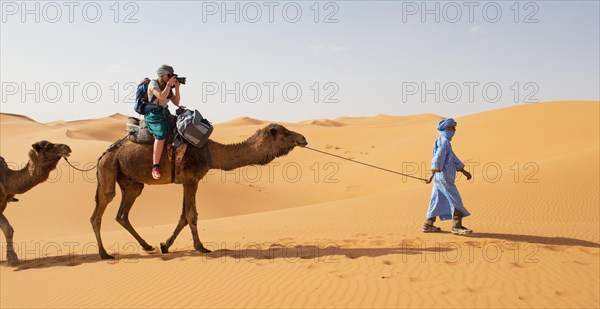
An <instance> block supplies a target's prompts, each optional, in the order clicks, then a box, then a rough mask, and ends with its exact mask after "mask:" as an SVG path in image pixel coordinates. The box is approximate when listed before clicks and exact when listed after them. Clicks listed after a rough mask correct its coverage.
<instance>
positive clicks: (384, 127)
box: [0, 101, 600, 308]
mask: <svg viewBox="0 0 600 309" xmlns="http://www.w3.org/2000/svg"><path fill="white" fill-rule="evenodd" d="M599 115H600V102H577V101H564V102H548V103H537V104H530V105H516V106H514V107H511V108H505V109H499V110H494V111H489V112H484V113H479V114H475V115H469V116H465V117H459V118H457V121H458V123H459V124H458V127H457V134H456V137H455V139H454V140H453V142H452V144H453V148H454V150H455V151H456V152H457V154H458V155H459V156H460V157H461V159H462V160H463V161H464V162H466V163H467V168H468V169H470V170H471V171H472V173H473V176H474V179H473V180H471V181H466V179H464V178H459V179H458V180H457V185H458V187H459V189H460V191H461V194H462V196H463V199H464V202H465V205H466V207H467V208H468V209H469V210H470V211H471V213H472V214H473V216H472V217H469V218H467V219H465V224H466V225H467V226H469V227H471V228H473V229H474V230H475V233H474V234H472V235H471V236H468V237H458V236H454V235H451V234H450V233H447V232H445V233H440V234H435V235H431V234H423V233H421V232H420V228H421V224H422V221H423V220H424V215H425V211H426V208H427V204H428V202H429V194H430V190H431V187H430V186H429V185H425V184H423V183H420V182H418V181H415V180H412V179H408V178H404V177H402V176H398V175H394V174H391V173H385V172H382V171H377V170H373V169H369V168H367V167H364V166H361V165H357V164H354V163H351V162H348V161H344V160H340V159H337V158H333V157H328V156H324V155H322V154H320V153H316V152H312V151H310V150H308V149H295V150H294V151H292V152H291V153H290V154H289V155H288V156H285V157H283V158H279V159H277V160H276V161H274V162H273V163H272V164H271V165H269V166H264V167H258V168H247V169H240V170H237V171H233V172H227V173H226V172H221V171H214V172H211V173H210V174H209V175H207V177H206V181H205V182H204V181H203V182H201V184H200V190H199V192H198V195H197V199H198V211H199V217H200V218H201V221H200V223H199V228H200V237H201V239H202V240H203V242H204V243H205V245H206V246H207V247H209V248H211V249H215V250H216V251H215V252H214V253H211V254H208V255H201V254H197V253H195V252H194V251H193V243H192V240H191V234H190V232H189V229H187V228H186V229H185V230H184V231H183V232H182V233H181V235H180V236H179V238H178V240H177V242H176V243H175V244H174V245H173V247H172V251H173V252H174V253H171V254H165V255H161V254H159V253H157V252H155V253H145V252H143V251H142V250H141V249H140V247H139V245H138V244H137V242H135V240H134V239H133V237H131V235H130V234H129V233H128V232H127V231H126V230H125V229H123V228H122V227H121V226H120V225H119V224H118V223H117V222H115V221H114V220H113V218H114V217H115V216H116V212H117V209H118V206H119V205H118V204H119V202H118V201H119V199H120V193H118V194H117V197H116V199H115V200H114V201H113V202H112V203H111V204H110V205H109V207H108V209H107V211H106V213H105V215H104V221H103V227H102V228H103V237H104V242H105V246H106V247H107V249H108V250H109V252H111V253H115V254H117V256H118V259H117V260H115V261H101V260H99V258H98V257H97V249H96V248H95V238H94V236H93V233H92V230H91V226H90V224H89V216H90V215H91V213H92V210H93V207H94V192H95V173H94V172H93V171H92V172H88V173H80V172H74V171H73V170H72V169H70V168H69V167H68V166H67V165H65V164H63V163H61V164H60V165H59V169H58V170H57V171H55V172H53V174H51V179H50V180H49V181H48V182H46V183H44V184H41V185H39V186H37V187H36V188H34V189H33V190H31V191H30V192H28V193H27V194H25V195H22V196H19V198H21V201H20V202H19V203H14V204H10V205H9V206H8V208H7V209H6V211H5V212H4V214H5V215H6V216H7V218H8V219H9V220H10V222H11V224H12V226H13V227H14V228H15V231H16V232H15V243H16V244H17V246H18V249H19V250H18V254H19V255H20V257H21V259H22V260H23V263H22V265H20V266H19V267H17V268H11V267H8V266H7V265H6V263H5V262H4V261H5V253H6V252H5V242H4V238H3V237H2V238H1V239H2V246H1V249H2V250H0V251H1V252H0V260H1V261H2V262H0V294H1V295H2V297H1V298H0V307H3V308H4V307H10V308H14V307H17V308H18V307H20V308H25V307H26V308H38V307H40V308H41V307H44V308H46V307H64V308H67V307H68V308H96V307H135V308H147V307H181V308H184V307H185V308H188V307H189V308H192V307H391V308H398V307H428V308H432V307H436V308H438V307H444V308H447V307H465V306H467V307H495V308H497V307H511V308H512V307H548V308H565V307H589V308H598V307H599V306H600V303H599V293H598V291H599V290H600V279H599V277H600V230H599V224H600V214H599V211H598V209H599V205H600V197H599V192H600V179H599V176H598V175H600V162H599V161H600V119H599ZM126 119H127V116H125V115H113V116H109V117H104V118H100V119H91V120H82V121H74V122H53V123H49V124H40V123H37V122H35V121H33V120H31V119H29V118H27V117H24V116H18V115H9V114H0V154H1V155H2V156H3V157H4V158H5V160H6V161H7V162H10V164H12V165H11V166H13V167H15V168H16V167H19V166H23V164H24V163H25V162H26V160H27V155H26V154H27V151H28V149H29V148H30V147H31V146H30V145H31V144H32V143H34V142H35V141H37V140H40V139H48V140H50V141H53V142H59V143H66V144H68V145H70V147H71V148H72V150H73V153H72V155H71V157H70V161H71V162H74V163H75V164H78V166H80V167H87V166H93V164H95V162H96V160H97V158H98V156H99V155H100V154H101V153H102V152H103V151H104V150H105V149H106V147H108V145H110V144H111V143H112V142H114V141H115V140H117V139H119V138H121V137H122V136H123V135H124V134H125V132H124V129H125V122H126ZM439 119H441V117H440V116H438V115H432V114H422V115H414V116H387V115H378V116H374V117H341V118H337V119H334V120H326V119H325V120H309V121H304V122H299V123H285V125H286V127H288V128H289V129H290V130H294V131H296V132H299V133H302V134H303V135H304V136H305V137H306V138H307V140H308V141H309V145H310V146H311V147H313V148H316V149H319V150H323V151H327V152H331V153H334V154H337V155H341V156H345V157H351V158H354V159H356V160H360V161H363V162H367V163H371V164H376V165H380V166H383V167H386V168H390V169H393V170H397V171H400V172H404V173H409V174H412V175H414V176H417V177H426V176H428V174H427V173H426V170H427V169H428V168H429V164H430V159H431V147H432V144H433V141H434V140H435V138H436V136H437V133H436V132H435V126H436V124H437V121H438V120H439ZM267 123H269V121H263V120H257V119H252V118H247V117H243V118H238V119H234V120H232V121H229V122H225V123H222V124H216V128H215V132H214V134H213V139H215V140H218V141H221V142H225V143H231V142H238V141H241V140H243V139H244V138H247V137H248V136H250V135H252V134H253V133H254V132H255V131H256V130H257V129H259V128H261V127H263V126H264V125H266V124H267ZM297 171H299V173H297ZM257 175H260V176H257ZM298 175H299V176H298ZM181 191H182V190H181V188H180V187H179V186H177V185H166V186H161V187H156V186H146V188H145V189H144V192H143V194H142V195H141V196H140V198H139V199H138V200H137V202H136V205H135V207H134V208H133V210H132V211H131V214H130V218H131V221H132V224H133V225H134V226H135V227H136V229H137V230H138V232H139V233H140V234H141V235H142V236H143V237H144V238H145V239H146V240H147V241H148V242H150V243H151V244H153V245H158V243H159V242H161V241H164V240H165V239H166V238H167V237H168V236H170V235H171V233H172V230H173V229H174V227H175V223H176V221H177V219H178V218H179V213H180V207H181ZM439 225H440V226H441V227H442V228H443V229H444V230H445V231H448V229H449V227H450V223H449V222H440V223H439ZM70 252H71V253H72V254H69V253H70ZM32 291H35V293H32Z"/></svg>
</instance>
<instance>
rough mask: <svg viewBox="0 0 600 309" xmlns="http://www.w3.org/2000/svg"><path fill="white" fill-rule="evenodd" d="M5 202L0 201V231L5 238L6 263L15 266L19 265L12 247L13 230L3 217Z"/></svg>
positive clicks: (4, 200)
mask: <svg viewBox="0 0 600 309" xmlns="http://www.w3.org/2000/svg"><path fill="white" fill-rule="evenodd" d="M6 204H7V201H6V199H2V200H1V201H0V229H2V232H3V233H4V237H6V261H7V262H8V265H10V266H16V265H18V264H19V258H18V257H17V254H16V253H15V249H14V247H13V234H14V232H15V230H13V228H12V226H10V223H8V219H6V217H5V216H4V214H3V212H4V209H6Z"/></svg>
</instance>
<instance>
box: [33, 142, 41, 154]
mask: <svg viewBox="0 0 600 309" xmlns="http://www.w3.org/2000/svg"><path fill="white" fill-rule="evenodd" d="M31 147H33V150H35V152H37V153H39V152H40V150H42V145H40V143H39V142H37V143H35V144H32V145H31Z"/></svg>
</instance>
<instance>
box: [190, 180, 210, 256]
mask: <svg viewBox="0 0 600 309" xmlns="http://www.w3.org/2000/svg"><path fill="white" fill-rule="evenodd" d="M196 191H198V183H189V184H185V185H183V203H184V204H185V210H186V218H187V222H188V224H189V226H190V229H191V230H192V238H193V239H194V249H196V251H198V252H202V253H209V252H211V251H210V250H208V249H206V248H205V247H204V245H203V244H202V242H201V241H200V237H199V236H198V211H196Z"/></svg>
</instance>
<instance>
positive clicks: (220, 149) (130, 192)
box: [90, 124, 308, 259]
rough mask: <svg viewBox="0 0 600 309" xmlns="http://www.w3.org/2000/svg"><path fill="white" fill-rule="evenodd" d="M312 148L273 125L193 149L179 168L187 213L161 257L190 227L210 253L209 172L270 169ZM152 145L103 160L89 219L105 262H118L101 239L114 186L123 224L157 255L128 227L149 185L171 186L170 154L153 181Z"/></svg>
mask: <svg viewBox="0 0 600 309" xmlns="http://www.w3.org/2000/svg"><path fill="white" fill-rule="evenodd" d="M307 144H308V143H307V142H306V139H305V138H304V136H302V135H301V134H298V133H296V132H292V131H290V130H288V129H286V128H285V127H283V126H281V125H279V124H269V125H267V126H266V127H265V128H263V129H260V130H258V131H256V133H255V134H254V135H252V136H251V137H249V138H248V139H247V140H245V141H243V142H241V143H236V144H231V145H224V144H220V143H217V142H214V141H212V140H209V141H208V142H207V143H206V144H205V145H204V146H203V147H202V148H196V147H192V146H189V147H187V151H186V153H185V156H184V158H183V161H182V163H181V167H176V171H175V183H177V184H181V185H183V210H182V212H181V217H180V219H179V223H177V227H175V231H174V232H173V235H171V237H169V239H167V241H166V242H164V243H161V244H160V249H161V252H163V253H166V252H168V250H169V247H170V246H171V245H172V244H173V242H174V241H175V238H177V235H178V234H179V232H181V230H182V229H183V228H184V227H185V226H186V225H189V226H190V229H191V231H192V237H193V239H194V248H195V249H196V250H197V251H199V252H202V253H208V252H210V250H208V249H206V248H205V247H204V245H202V242H200V238H199V237H198V227H197V221H198V213H197V211H196V191H197V190H198V182H199V181H200V180H201V179H202V177H204V175H206V173H207V172H208V171H209V170H210V169H221V170H225V171H230V170H233V169H236V168H239V167H243V166H247V165H265V164H267V163H269V162H271V161H272V160H273V159H275V158H277V157H280V156H284V155H286V154H288V153H289V152H290V151H291V150H292V149H294V147H296V146H301V147H304V146H306V145H307ZM151 158H152V145H148V144H137V143H134V142H131V141H128V140H127V141H125V142H123V143H122V144H120V145H118V146H117V147H116V148H115V149H113V150H111V151H107V152H106V153H104V154H103V156H101V157H100V159H99V160H98V171H97V173H98V174H97V177H98V187H97V190H96V209H95V210H94V213H93V214H92V217H91V219H90V221H91V223H92V227H93V228H94V233H95V234H96V240H97V241H98V251H99V253H100V257H101V258H103V259H111V258H113V257H112V256H110V255H109V254H108V253H106V250H105V249H104V246H103V245H102V240H101V237H100V225H101V222H102V215H103V214H104V210H106V206H107V205H108V203H110V201H112V199H113V198H114V197H115V184H116V183H118V184H119V187H120V188H121V192H122V199H121V206H120V207H119V210H118V213H117V218H116V220H117V222H119V223H120V224H121V225H122V226H123V227H124V228H125V229H127V231H129V233H131V235H133V237H135V239H136V240H137V241H138V242H139V243H140V245H141V246H142V248H143V249H144V250H145V251H153V250H154V248H153V247H152V246H150V245H149V244H148V243H147V242H146V241H145V240H144V239H142V237H141V236H140V235H139V234H138V233H137V232H136V231H135V229H134V228H133V226H131V223H130V222H129V211H130V210H131V207H132V206H133V203H134V202H135V200H136V198H137V197H138V196H139V195H140V194H141V193H142V189H143V188H144V184H149V185H164V184H168V183H169V182H170V180H171V164H170V162H169V159H168V158H167V155H166V153H163V156H162V158H161V162H160V169H161V171H163V178H162V179H161V180H155V179H153V178H152V175H151V173H150V170H151V169H152V160H151Z"/></svg>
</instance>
